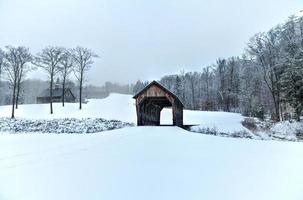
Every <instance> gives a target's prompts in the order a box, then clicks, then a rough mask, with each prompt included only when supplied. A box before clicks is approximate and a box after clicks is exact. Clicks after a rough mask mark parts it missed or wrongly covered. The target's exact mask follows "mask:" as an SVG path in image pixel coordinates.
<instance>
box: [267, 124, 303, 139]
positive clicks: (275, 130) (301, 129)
mask: <svg viewBox="0 0 303 200" xmlns="http://www.w3.org/2000/svg"><path fill="white" fill-rule="evenodd" d="M270 136H272V137H275V138H278V139H283V140H291V141H296V140H297V138H298V137H299V138H300V137H301V136H303V123H302V122H289V121H283V122H278V123H276V124H274V125H273V126H272V127H271V128H270ZM302 139H303V138H302Z"/></svg>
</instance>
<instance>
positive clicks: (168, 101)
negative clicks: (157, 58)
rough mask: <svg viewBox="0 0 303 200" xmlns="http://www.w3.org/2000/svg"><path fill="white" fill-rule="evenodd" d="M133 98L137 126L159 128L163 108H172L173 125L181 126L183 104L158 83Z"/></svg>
mask: <svg viewBox="0 0 303 200" xmlns="http://www.w3.org/2000/svg"><path fill="white" fill-rule="evenodd" d="M134 98H135V99H136V109H137V124H138V126H144V125H149V126H159V125H160V115H161V111H162V109H163V108H165V107H172V112H173V125H175V126H180V127H181V126H183V104H182V103H181V101H180V100H179V99H178V97H177V96H176V95H175V94H173V93H172V92H170V91H169V90H168V89H166V88H165V87H163V86H162V85H160V84H159V83H158V82H156V81H153V82H152V83H150V84H149V85H148V86H146V87H145V88H144V89H143V90H141V91H140V92H139V93H137V94H136V95H135V96H134Z"/></svg>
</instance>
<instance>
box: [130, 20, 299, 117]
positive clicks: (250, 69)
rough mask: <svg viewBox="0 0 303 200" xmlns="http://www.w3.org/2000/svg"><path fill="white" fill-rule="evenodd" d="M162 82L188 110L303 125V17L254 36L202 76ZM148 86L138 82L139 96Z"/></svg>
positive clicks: (182, 76) (194, 74)
mask: <svg viewBox="0 0 303 200" xmlns="http://www.w3.org/2000/svg"><path fill="white" fill-rule="evenodd" d="M160 82H161V83H162V84H163V85H164V86H165V87H167V88H168V89H170V90H171V91H173V92H174V93H175V94H176V95H177V96H178V97H179V98H180V99H181V101H182V102H183V103H184V105H185V108H187V109H194V110H196V109H198V110H213V111H217V110H222V111H227V112H240V113H242V114H244V115H245V116H254V117H259V118H261V119H263V118H264V115H265V114H270V115H271V118H272V119H273V120H275V121H280V120H284V119H289V118H295V119H296V120H298V121H299V120H300V116H302V112H303V17H296V16H291V17H290V18H289V19H288V20H287V21H286V22H285V23H283V24H279V25H277V26H275V27H273V28H272V29H270V30H269V31H267V32H263V33H258V34H256V35H254V36H253V37H252V38H251V39H250V41H249V42H248V44H247V46H246V49H245V52H244V53H243V55H242V56H238V57H230V58H219V59H217V61H216V62H215V64H213V65H211V66H207V67H203V68H202V69H201V71H199V72H184V71H181V73H180V74H176V75H168V76H164V77H162V78H161V80H160ZM146 84H147V83H146V82H141V81H138V82H137V83H136V84H135V86H134V93H136V92H137V91H138V90H140V89H141V88H142V87H144V86H145V85H146Z"/></svg>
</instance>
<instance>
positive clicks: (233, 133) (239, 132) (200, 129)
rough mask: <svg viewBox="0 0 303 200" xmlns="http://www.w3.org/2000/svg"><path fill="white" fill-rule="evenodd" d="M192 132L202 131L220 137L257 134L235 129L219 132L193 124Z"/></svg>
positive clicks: (244, 136) (245, 136) (253, 136)
mask: <svg viewBox="0 0 303 200" xmlns="http://www.w3.org/2000/svg"><path fill="white" fill-rule="evenodd" d="M190 130H191V131H192V132H196V133H202V134H207V135H216V136H221V137H233V138H250V139H252V138H256V137H257V136H255V135H253V134H251V133H249V132H247V131H244V130H243V131H235V132H220V131H218V130H217V129H216V128H202V127H199V126H193V127H192V128H191V129H190Z"/></svg>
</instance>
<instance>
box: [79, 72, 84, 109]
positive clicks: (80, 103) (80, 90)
mask: <svg viewBox="0 0 303 200" xmlns="http://www.w3.org/2000/svg"><path fill="white" fill-rule="evenodd" d="M82 81H83V73H81V75H80V85H79V87H80V88H79V109H80V110H81V109H82Z"/></svg>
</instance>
